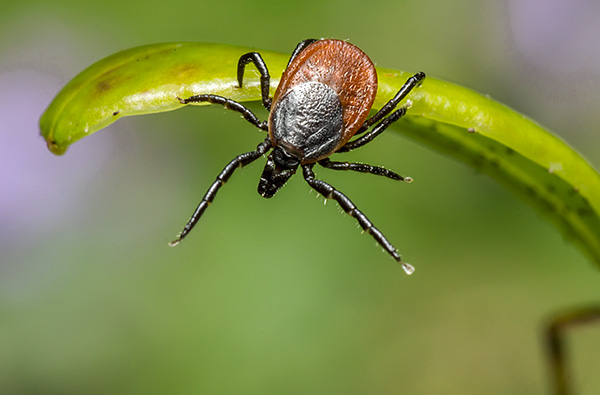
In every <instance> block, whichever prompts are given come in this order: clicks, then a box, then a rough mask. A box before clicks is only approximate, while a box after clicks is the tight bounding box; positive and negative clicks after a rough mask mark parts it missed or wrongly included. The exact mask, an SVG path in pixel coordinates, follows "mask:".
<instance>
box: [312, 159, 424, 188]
mask: <svg viewBox="0 0 600 395" xmlns="http://www.w3.org/2000/svg"><path fill="white" fill-rule="evenodd" d="M317 163H319V164H320V165H321V166H323V167H325V168H327V169H331V170H346V171H348V170H350V171H356V172H359V173H369V174H374V175H376V176H383V177H387V178H391V179H392V180H398V181H404V182H409V183H410V182H412V181H413V179H412V178H410V177H402V176H401V175H400V174H398V173H395V172H393V171H391V170H388V169H386V168H384V167H379V166H372V165H369V164H366V163H352V162H334V161H331V160H329V158H325V159H322V160H320V161H319V162H317Z"/></svg>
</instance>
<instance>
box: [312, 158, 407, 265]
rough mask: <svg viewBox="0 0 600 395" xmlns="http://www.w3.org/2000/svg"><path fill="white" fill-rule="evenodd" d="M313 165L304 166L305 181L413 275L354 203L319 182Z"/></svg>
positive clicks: (324, 183)
mask: <svg viewBox="0 0 600 395" xmlns="http://www.w3.org/2000/svg"><path fill="white" fill-rule="evenodd" d="M312 167H313V164H309V165H302V172H303V174H304V179H305V180H306V182H307V183H308V185H310V186H311V187H312V188H313V189H314V190H315V191H317V192H319V193H320V194H321V195H323V196H324V197H325V198H326V199H334V200H335V201H336V202H338V204H339V205H340V207H341V208H342V209H343V210H344V211H345V212H346V213H347V214H349V215H350V216H352V217H354V218H356V220H357V221H358V223H359V224H360V226H361V227H362V228H363V229H364V231H365V232H367V233H368V234H370V235H371V236H373V238H374V239H375V241H377V243H378V244H379V245H380V246H381V247H383V249H384V250H386V251H387V253H388V254H390V255H391V256H392V258H394V259H395V260H396V261H397V262H398V263H400V264H401V265H402V269H404V271H405V272H406V274H412V273H413V271H414V270H415V269H414V268H413V267H412V266H411V265H409V264H408V263H406V262H402V258H401V257H400V254H398V251H397V250H396V248H395V247H394V246H393V245H392V243H390V242H389V241H388V239H387V238H386V237H385V236H384V235H383V233H381V231H380V230H379V229H377V228H376V227H375V226H374V225H373V223H372V222H371V221H370V220H369V219H368V218H367V216H366V215H364V214H363V213H362V212H361V211H360V210H359V209H358V208H357V207H356V206H355V205H354V203H352V201H351V200H350V199H349V198H348V197H347V196H346V195H344V194H343V193H342V192H340V191H338V190H337V189H335V188H334V187H333V186H331V185H329V184H328V183H326V182H325V181H321V180H317V179H316V178H315V173H314V172H313V171H312Z"/></svg>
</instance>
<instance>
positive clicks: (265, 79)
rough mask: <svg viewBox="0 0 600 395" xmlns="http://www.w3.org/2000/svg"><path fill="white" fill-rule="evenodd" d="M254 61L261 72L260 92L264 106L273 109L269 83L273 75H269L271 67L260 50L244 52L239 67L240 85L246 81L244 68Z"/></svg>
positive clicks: (238, 77)
mask: <svg viewBox="0 0 600 395" xmlns="http://www.w3.org/2000/svg"><path fill="white" fill-rule="evenodd" d="M250 62H252V63H254V65H255V66H256V68H257V69H258V72H259V73H260V93H261V97H262V104H263V106H264V107H265V108H266V109H267V110H269V111H271V102H272V100H271V98H270V97H269V85H270V84H271V76H270V75H269V69H268V68H267V65H266V64H265V61H264V60H263V58H262V56H260V54H259V53H258V52H248V53H246V54H243V55H242V56H241V57H240V60H239V61H238V67H237V79H238V86H239V87H240V88H241V87H242V83H243V81H244V69H245V68H246V65H247V64H248V63H250Z"/></svg>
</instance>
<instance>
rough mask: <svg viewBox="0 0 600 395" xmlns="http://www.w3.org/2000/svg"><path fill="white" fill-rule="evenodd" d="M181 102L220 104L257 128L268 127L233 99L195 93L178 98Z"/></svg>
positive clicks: (265, 129) (263, 128)
mask: <svg viewBox="0 0 600 395" xmlns="http://www.w3.org/2000/svg"><path fill="white" fill-rule="evenodd" d="M179 102H180V103H181V104H189V103H202V102H208V103H211V104H220V105H222V106H224V107H225V108H226V109H228V110H233V111H237V112H239V113H240V114H242V116H243V117H244V119H245V120H246V121H248V122H250V123H251V124H252V125H254V126H256V127H257V128H259V129H262V130H264V131H267V130H268V129H269V127H268V126H267V122H266V121H261V120H260V119H258V117H257V116H256V115H255V114H254V113H253V112H252V111H251V110H250V109H249V108H248V107H246V106H244V105H243V104H241V103H238V102H236V101H234V100H231V99H228V98H226V97H223V96H218V95H196V96H192V97H188V98H187V99H179Z"/></svg>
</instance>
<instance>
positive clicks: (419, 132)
mask: <svg viewBox="0 0 600 395" xmlns="http://www.w3.org/2000/svg"><path fill="white" fill-rule="evenodd" d="M252 50H254V49H252V48H246V47H236V46H230V45H218V44H202V43H168V44H156V45H148V46H143V47H138V48H133V49H130V50H127V51H123V52H119V53H117V54H115V55H112V56H110V57H108V58H106V59H103V60H101V61H99V62H98V63H95V64H94V65H92V66H90V67H89V68H87V69H86V70H84V71H83V72H82V73H80V74H79V75H78V76H76V77H75V78H74V79H73V80H72V81H71V82H69V83H68V84H67V85H66V86H65V87H64V88H63V89H62V90H61V91H60V92H59V94H58V95H57V96H56V98H55V99H54V100H53V102H52V103H51V104H50V106H49V107H48V109H47V110H46V112H45V113H44V114H43V115H42V117H41V120H40V127H41V131H42V135H43V136H44V138H45V139H46V141H47V144H48V147H49V149H50V150H51V151H52V152H53V153H55V154H58V155H60V154H63V153H64V152H65V151H66V149H67V148H68V146H69V145H70V144H72V143H74V142H75V141H77V140H79V139H80V138H82V137H84V136H87V135H89V134H91V133H94V132H95V131H97V130H100V129H102V128H103V127H105V126H107V125H109V124H110V123H112V122H114V121H116V120H117V119H119V118H120V117H123V116H128V115H137V114H147V113H153V112H161V111H170V110H175V109H177V108H180V107H182V106H183V105H182V104H181V103H179V101H178V100H177V97H190V96H193V95H197V94H202V93H212V94H216V95H221V96H225V97H228V98H231V99H233V100H236V101H249V100H260V81H259V76H258V73H255V74H254V75H252V72H247V73H246V80H245V81H246V82H245V84H244V87H243V88H242V89H240V88H238V87H237V81H236V73H235V71H236V65H237V60H238V58H239V57H240V56H241V55H242V54H244V53H246V52H249V51H252ZM260 53H261V54H262V56H263V58H264V60H265V62H266V63H267V65H268V67H269V69H270V72H271V75H272V76H273V77H274V78H273V79H272V80H271V89H272V91H273V90H274V89H275V87H276V86H277V83H278V78H277V77H278V76H280V75H281V73H282V71H283V69H284V67H285V65H286V63H287V61H288V58H289V55H286V54H280V53H275V52H270V51H262V50H261V51H260ZM249 70H250V68H249ZM377 71H378V76H379V90H378V95H377V99H376V101H375V108H378V107H381V106H382V105H383V104H384V103H386V102H387V101H388V100H389V99H390V98H391V97H393V95H394V94H395V93H396V92H397V91H398V90H399V89H400V87H401V86H402V84H404V82H405V81H406V79H407V78H408V77H409V76H410V75H411V73H408V72H403V71H397V70H390V69H382V68H378V70H377ZM408 100H410V102H411V108H410V110H409V111H408V114H407V116H406V117H405V119H403V120H401V121H399V124H400V125H402V126H403V127H402V128H401V132H402V133H404V134H405V135H407V136H409V137H411V138H414V139H416V140H418V141H420V142H421V143H423V144H425V145H428V146H430V147H431V148H434V149H436V150H438V151H440V152H443V153H445V154H448V155H451V156H453V157H455V158H457V159H460V160H461V161H463V162H465V163H467V164H469V165H470V166H473V167H475V168H476V169H478V170H480V171H482V172H484V173H487V174H489V175H490V176H492V177H493V178H494V179H496V180H498V181H499V182H500V183H502V184H503V185H505V186H506V187H508V188H509V189H511V190H512V191H514V192H516V193H517V194H518V195H519V196H520V197H522V198H523V199H524V200H526V201H527V202H529V203H530V204H531V205H532V206H533V207H535V208H536V209H537V210H538V211H540V212H541V213H543V214H544V215H545V216H546V217H547V218H549V219H550V220H551V222H552V223H554V225H556V226H557V227H558V228H559V229H560V230H561V231H562V232H563V234H565V235H566V236H567V237H568V238H569V239H571V240H573V241H574V242H575V243H576V244H577V245H578V246H579V247H580V248H581V249H582V250H583V251H584V252H585V253H586V254H587V255H588V256H589V257H591V258H592V260H593V261H594V262H596V263H597V264H600V175H599V174H598V172H597V171H596V170H595V169H594V168H592V167H591V166H590V164H589V163H588V162H587V161H586V160H585V159H584V158H582V157H581V155H579V154H578V153H577V152H576V151H574V150H573V149H572V148H571V147H569V146H568V145H567V144H566V143H564V142H563V141H562V140H560V139H559V138H558V137H556V136H555V135H553V134H551V133H550V132H548V131H546V130H544V129H543V128H542V127H540V126H539V125H538V124H536V123H535V122H533V121H531V120H530V119H528V118H527V117H525V116H523V115H521V114H519V113H517V112H515V111H513V110H511V109H510V108H508V107H506V106H504V105H502V104H499V103H497V102H495V101H493V100H491V99H490V98H488V97H486V96H483V95H480V94H478V93H476V92H473V91H471V90H469V89H467V88H464V87H461V86H458V85H454V84H450V83H448V82H444V81H441V80H437V79H435V78H431V77H428V78H427V79H426V80H425V81H424V83H423V85H422V86H421V87H420V88H418V89H415V90H414V91H413V92H412V93H411V94H410V95H409V98H408ZM398 129H400V128H398Z"/></svg>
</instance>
